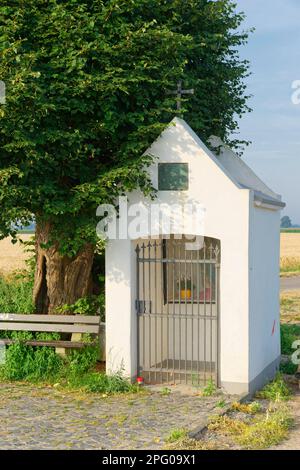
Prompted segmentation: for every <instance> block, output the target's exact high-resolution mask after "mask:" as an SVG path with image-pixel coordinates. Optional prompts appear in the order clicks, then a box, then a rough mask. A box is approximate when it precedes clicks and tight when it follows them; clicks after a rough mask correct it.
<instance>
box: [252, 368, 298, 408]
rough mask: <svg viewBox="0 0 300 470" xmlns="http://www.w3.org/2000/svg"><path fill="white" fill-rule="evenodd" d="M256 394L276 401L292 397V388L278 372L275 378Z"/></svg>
mask: <svg viewBox="0 0 300 470" xmlns="http://www.w3.org/2000/svg"><path fill="white" fill-rule="evenodd" d="M256 396H257V397H258V398H263V399H267V400H270V401H274V402H279V401H287V400H289V398H290V397H291V390H290V389H289V387H288V386H287V384H286V383H285V381H284V379H283V376H282V374H280V373H278V374H277V375H276V377H275V379H274V380H273V381H272V382H270V383H268V384H267V385H266V386H265V387H264V388H263V389H262V390H261V391H260V392H258V393H257V394H256Z"/></svg>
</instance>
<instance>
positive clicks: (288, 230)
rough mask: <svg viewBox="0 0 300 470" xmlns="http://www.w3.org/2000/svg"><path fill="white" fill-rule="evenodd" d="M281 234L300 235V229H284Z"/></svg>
mask: <svg viewBox="0 0 300 470" xmlns="http://www.w3.org/2000/svg"><path fill="white" fill-rule="evenodd" d="M280 232H281V233H300V228H282V229H281V230H280Z"/></svg>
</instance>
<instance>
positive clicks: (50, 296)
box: [33, 223, 94, 314]
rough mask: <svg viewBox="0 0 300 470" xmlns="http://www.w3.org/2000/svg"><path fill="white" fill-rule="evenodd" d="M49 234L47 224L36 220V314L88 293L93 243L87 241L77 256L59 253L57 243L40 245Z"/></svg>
mask: <svg viewBox="0 0 300 470" xmlns="http://www.w3.org/2000/svg"><path fill="white" fill-rule="evenodd" d="M50 234H51V226H50V224H39V223H37V226H36V270H35V279H34V288H33V300H34V304H35V307H36V313H39V314H47V313H48V314H55V313H57V308H58V307H61V306H62V305H65V304H69V305H71V304H73V303H75V302H76V301H77V300H78V299H80V298H81V297H85V296H86V295H88V294H89V293H90V292H89V290H90V286H91V271H92V265H93V259H94V247H93V245H91V244H86V245H85V246H83V248H82V249H81V250H80V251H79V253H78V254H77V256H74V257H72V258H69V257H68V256H63V255H61V254H60V253H59V250H58V243H55V244H53V245H52V246H51V247H50V248H44V247H43V245H44V244H46V243H47V242H49V238H50Z"/></svg>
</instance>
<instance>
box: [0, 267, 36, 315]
mask: <svg viewBox="0 0 300 470" xmlns="http://www.w3.org/2000/svg"><path fill="white" fill-rule="evenodd" d="M32 289H33V276H31V275H30V274H29V273H27V272H20V273H14V274H11V275H9V276H5V277H4V276H1V277H0V311H1V313H33V311H34V305H33V302H32Z"/></svg>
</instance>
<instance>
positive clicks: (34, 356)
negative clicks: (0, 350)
mask: <svg viewBox="0 0 300 470" xmlns="http://www.w3.org/2000/svg"><path fill="white" fill-rule="evenodd" d="M62 367H63V360H62V359H61V357H60V356H58V355H57V354H56V353H55V350H54V349H53V348H46V347H39V348H33V347H31V346H26V345H24V344H23V343H21V342H18V343H15V344H13V345H11V346H9V347H8V348H7V351H6V361H5V364H4V365H3V366H1V368H0V376H1V377H2V378H4V379H6V380H31V381H38V380H44V381H46V380H47V379H50V378H51V377H54V376H56V375H57V374H59V373H60V371H61V369H62Z"/></svg>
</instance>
